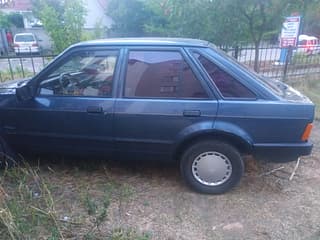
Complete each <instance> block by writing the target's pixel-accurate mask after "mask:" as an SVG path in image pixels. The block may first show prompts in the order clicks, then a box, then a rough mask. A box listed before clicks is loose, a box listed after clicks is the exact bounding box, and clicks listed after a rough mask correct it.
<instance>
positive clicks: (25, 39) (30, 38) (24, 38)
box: [15, 35, 35, 42]
mask: <svg viewBox="0 0 320 240" xmlns="http://www.w3.org/2000/svg"><path fill="white" fill-rule="evenodd" d="M15 41H16V42H34V41H35V39H34V37H33V35H17V36H16V38H15Z"/></svg>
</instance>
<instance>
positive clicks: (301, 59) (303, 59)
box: [291, 53, 320, 65]
mask: <svg viewBox="0 0 320 240" xmlns="http://www.w3.org/2000/svg"><path fill="white" fill-rule="evenodd" d="M291 63H292V64H296V65H299V64H302V65H309V64H319V63H320V54H313V55H308V54H306V53H296V54H294V55H293V57H292V61H291Z"/></svg>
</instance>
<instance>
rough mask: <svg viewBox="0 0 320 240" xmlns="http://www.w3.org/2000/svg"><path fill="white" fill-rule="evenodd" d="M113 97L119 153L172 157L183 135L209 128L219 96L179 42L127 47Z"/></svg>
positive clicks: (153, 157) (155, 157)
mask: <svg viewBox="0 0 320 240" xmlns="http://www.w3.org/2000/svg"><path fill="white" fill-rule="evenodd" d="M126 56H127V57H126V70H125V71H124V72H123V73H122V76H121V79H122V87H121V92H120V93H119V95H120V97H119V98H118V99H117V101H116V103H115V115H114V119H115V121H114V127H115V135H116V138H115V140H116V146H117V150H118V154H119V156H121V157H126V156H129V157H130V158H133V157H137V158H141V157H143V158H150V159H158V158H161V159H165V158H167V159H170V157H172V156H171V154H172V151H173V148H174V144H175V143H176V142H177V141H178V139H179V138H183V137H184V135H186V134H188V133H191V132H192V131H196V130H197V129H198V130H199V129H201V128H211V127H212V126H213V123H214V119H215V116H216V113H217V106H218V105H217V100H216V99H215V98H214V96H213V95H212V93H211V92H210V91H208V90H207V89H208V87H207V85H206V82H204V80H203V79H202V78H201V76H200V74H199V72H198V71H197V70H196V69H195V68H194V66H193V65H192V62H191V61H190V59H189V58H188V56H187V55H186V53H185V52H184V50H183V49H182V48H176V47H175V48H173V47H169V48H168V47H163V48H152V47H150V48H146V47H144V48H139V47H131V48H129V49H128V52H127V55H126Z"/></svg>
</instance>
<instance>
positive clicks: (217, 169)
mask: <svg viewBox="0 0 320 240" xmlns="http://www.w3.org/2000/svg"><path fill="white" fill-rule="evenodd" d="M231 173H232V165H231V162H230V160H229V159H228V158H227V157H226V156H225V155H223V154H221V153H218V152H204V153H201V154H200V155H199V156H197V157H196V158H195V159H194V161H193V163H192V174H193V176H194V178H195V179H197V181H198V182H200V183H202V184H204V185H207V186H217V185H221V184H223V183H225V182H226V181H227V180H228V179H229V178H230V176H231Z"/></svg>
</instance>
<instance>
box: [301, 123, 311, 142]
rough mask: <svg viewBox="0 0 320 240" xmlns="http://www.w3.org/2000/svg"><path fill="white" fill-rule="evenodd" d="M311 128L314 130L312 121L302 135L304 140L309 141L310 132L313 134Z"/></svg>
mask: <svg viewBox="0 0 320 240" xmlns="http://www.w3.org/2000/svg"><path fill="white" fill-rule="evenodd" d="M311 130H312V123H308V125H307V126H306V128H305V129H304V132H303V134H302V136H301V140H302V141H307V140H308V139H309V137H310V134H311Z"/></svg>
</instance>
